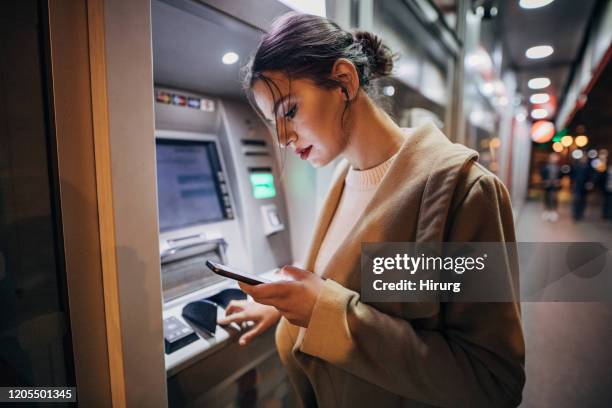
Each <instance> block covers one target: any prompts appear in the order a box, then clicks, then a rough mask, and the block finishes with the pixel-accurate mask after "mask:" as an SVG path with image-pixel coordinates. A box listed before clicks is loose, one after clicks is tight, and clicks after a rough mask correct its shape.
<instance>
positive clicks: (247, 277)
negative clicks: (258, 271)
mask: <svg viewBox="0 0 612 408" xmlns="http://www.w3.org/2000/svg"><path fill="white" fill-rule="evenodd" d="M206 266H208V268H209V269H210V270H211V271H213V272H214V273H216V274H217V275H221V276H224V277H226V278H230V279H234V280H237V281H240V282H244V283H248V284H249V285H259V284H260V283H272V281H271V280H269V279H266V278H263V277H261V276H257V275H253V274H252V273H247V272H243V271H240V270H238V269H235V268H232V267H231V266H227V265H222V264H219V263H216V262H213V261H211V260H210V259H208V260H207V261H206Z"/></svg>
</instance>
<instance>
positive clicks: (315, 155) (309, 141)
mask: <svg viewBox="0 0 612 408" xmlns="http://www.w3.org/2000/svg"><path fill="white" fill-rule="evenodd" d="M265 76H266V77H267V78H269V80H270V81H269V82H273V83H270V84H269V86H268V85H267V84H266V81H265V80H263V79H258V80H256V81H255V83H254V84H253V95H254V97H255V102H256V103H257V106H258V107H259V109H260V110H261V112H263V114H264V116H265V117H266V119H267V120H268V121H269V123H270V124H271V125H272V127H273V128H276V129H278V133H279V138H280V140H279V142H280V143H281V145H282V146H285V145H287V146H288V147H290V148H291V149H292V150H293V152H294V153H295V154H297V155H298V156H300V158H301V159H302V160H308V162H310V164H311V165H313V166H314V167H321V166H325V165H326V164H328V163H329V162H330V161H332V160H333V159H334V158H336V157H337V156H338V155H339V154H340V153H342V151H343V150H344V148H345V147H346V141H345V140H344V137H343V136H342V135H343V132H342V125H341V120H342V111H343V110H344V104H345V98H344V96H343V93H342V92H341V90H340V89H339V88H335V89H325V88H322V87H319V86H317V85H315V84H314V83H313V82H312V81H310V80H308V79H293V80H291V81H289V80H288V78H287V77H286V75H284V74H283V73H279V72H266V73H265ZM277 88H278V89H277ZM276 126H277V127H276ZM285 126H286V128H285Z"/></svg>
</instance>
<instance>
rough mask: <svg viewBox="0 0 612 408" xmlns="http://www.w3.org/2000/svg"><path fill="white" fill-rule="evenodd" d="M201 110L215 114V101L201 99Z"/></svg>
mask: <svg viewBox="0 0 612 408" xmlns="http://www.w3.org/2000/svg"><path fill="white" fill-rule="evenodd" d="M200 109H201V110H203V111H205V112H214V111H215V101H213V100H210V99H204V98H202V99H200Z"/></svg>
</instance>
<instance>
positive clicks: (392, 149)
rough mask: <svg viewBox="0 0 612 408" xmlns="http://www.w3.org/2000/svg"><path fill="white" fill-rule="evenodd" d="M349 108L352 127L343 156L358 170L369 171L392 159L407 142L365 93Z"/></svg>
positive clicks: (397, 127) (387, 116)
mask: <svg viewBox="0 0 612 408" xmlns="http://www.w3.org/2000/svg"><path fill="white" fill-rule="evenodd" d="M362 92H363V91H361V92H360V93H359V96H358V97H357V98H356V100H355V101H354V102H353V105H352V106H351V107H350V108H349V109H350V115H351V118H350V119H351V128H350V129H349V135H348V143H347V146H346V148H345V149H344V151H343V152H342V155H343V156H344V157H345V158H346V159H347V160H348V162H349V163H350V164H351V166H352V167H353V168H354V169H357V170H367V169H370V168H372V167H376V166H377V165H379V164H381V163H383V162H384V161H386V160H387V159H389V158H390V157H391V156H393V155H394V154H395V153H397V151H398V150H399V149H400V147H401V146H402V144H403V143H404V136H403V133H402V130H401V129H400V127H399V126H397V124H395V122H393V120H392V119H391V118H390V117H389V115H387V114H386V113H385V112H384V111H383V110H382V109H379V108H378V107H377V106H375V105H374V103H373V102H372V101H371V100H370V98H368V97H367V96H365V94H362Z"/></svg>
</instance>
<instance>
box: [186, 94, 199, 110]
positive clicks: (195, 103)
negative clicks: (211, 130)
mask: <svg viewBox="0 0 612 408" xmlns="http://www.w3.org/2000/svg"><path fill="white" fill-rule="evenodd" d="M187 106H189V107H190V108H194V109H200V99H199V98H191V97H190V98H187Z"/></svg>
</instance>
